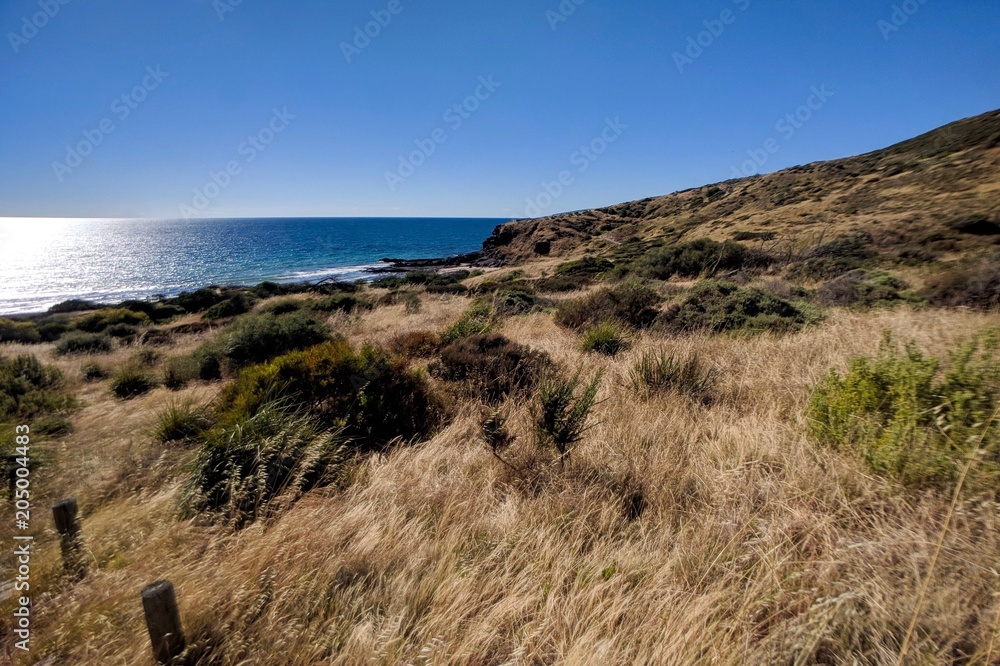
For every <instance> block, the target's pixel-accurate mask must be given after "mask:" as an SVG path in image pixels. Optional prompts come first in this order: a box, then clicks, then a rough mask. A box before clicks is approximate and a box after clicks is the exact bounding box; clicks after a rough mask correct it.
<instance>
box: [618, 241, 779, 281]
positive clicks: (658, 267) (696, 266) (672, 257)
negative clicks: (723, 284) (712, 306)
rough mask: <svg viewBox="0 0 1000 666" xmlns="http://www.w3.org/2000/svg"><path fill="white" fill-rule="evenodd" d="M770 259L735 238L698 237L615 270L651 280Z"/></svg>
mask: <svg viewBox="0 0 1000 666" xmlns="http://www.w3.org/2000/svg"><path fill="white" fill-rule="evenodd" d="M771 261H772V259H771V257H769V256H768V255H766V254H764V253H763V252H761V251H758V250H751V249H749V248H747V247H745V246H744V245H741V244H739V243H737V242H735V241H726V242H724V243H719V242H716V241H713V240H712V239H710V238H699V239H698V240H695V241H692V242H690V243H683V244H681V245H672V246H669V247H664V248H659V249H656V250H652V251H651V252H648V253H646V254H645V255H643V256H641V257H639V258H638V259H637V260H635V261H633V262H632V263H631V264H629V265H628V266H625V267H623V268H622V269H621V270H620V271H619V273H622V274H624V273H628V272H632V273H637V274H638V275H640V276H642V277H644V278H647V279H654V280H666V279H669V278H671V277H673V276H675V275H679V276H682V277H698V276H709V275H714V274H716V273H718V272H719V271H734V270H739V269H742V268H750V267H760V266H766V265H767V264H769V263H771Z"/></svg>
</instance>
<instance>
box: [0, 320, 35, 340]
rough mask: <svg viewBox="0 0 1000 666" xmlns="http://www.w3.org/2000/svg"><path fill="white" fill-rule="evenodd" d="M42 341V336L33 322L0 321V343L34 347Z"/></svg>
mask: <svg viewBox="0 0 1000 666" xmlns="http://www.w3.org/2000/svg"><path fill="white" fill-rule="evenodd" d="M41 341H42V335H41V333H39V331H38V327H37V326H35V324H34V323H33V322H30V321H17V320H14V319H0V343H3V342H23V343H25V344H29V345H33V344H37V343H39V342H41Z"/></svg>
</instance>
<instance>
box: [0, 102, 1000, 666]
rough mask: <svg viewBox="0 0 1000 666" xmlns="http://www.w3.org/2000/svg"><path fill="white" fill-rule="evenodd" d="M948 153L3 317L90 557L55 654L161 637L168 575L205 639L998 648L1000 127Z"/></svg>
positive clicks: (5, 379) (242, 645) (195, 647)
mask: <svg viewBox="0 0 1000 666" xmlns="http://www.w3.org/2000/svg"><path fill="white" fill-rule="evenodd" d="M998 117H1000V116H998ZM981 122H982V123H984V124H985V125H986V126H987V128H992V127H993V125H992V124H991V123H994V122H1000V121H995V120H994V119H993V118H992V117H990V118H987V119H986V120H984V121H981ZM960 129H961V128H960ZM993 131H994V130H992V129H990V131H988V132H985V136H986V137H987V138H989V137H992V136H993ZM997 131H1000V126H997ZM980 134H982V133H981V132H977V133H976V135H977V136H978V135H980ZM960 135H961V132H960ZM921 145H923V144H908V145H904V146H902V147H894V148H891V149H888V151H883V152H882V153H880V154H875V155H869V156H862V157H861V158H852V160H847V161H839V162H838V163H824V164H820V165H809V166H807V167H799V168H796V169H793V170H789V171H786V172H780V173H778V174H771V175H769V176H764V177H758V178H751V179H744V180H740V181H735V182H732V181H731V182H728V183H720V184H718V185H716V186H710V187H706V188H699V189H697V190H693V191H689V192H682V193H677V194H675V195H671V197H661V198H657V199H649V200H643V201H640V202H632V203H629V204H621V205H619V206H614V207H611V208H608V209H602V210H601V211H587V212H582V213H574V214H570V215H568V216H561V217H560V216H556V217H555V218H551V219H549V218H547V219H546V220H542V221H537V220H536V221H531V222H530V223H528V222H515V223H513V224H512V225H511V228H510V229H507V230H506V231H504V232H502V234H501V233H498V234H496V238H495V239H494V242H492V243H488V244H487V245H488V249H489V248H492V250H491V252H493V254H488V255H486V256H485V257H484V260H483V262H482V264H483V265H481V266H478V267H475V268H473V267H445V268H442V269H441V270H439V271H436V272H427V271H425V270H420V271H414V272H409V273H403V274H398V275H393V276H391V277H389V278H386V279H382V280H376V281H372V282H368V283H358V284H350V285H277V284H273V283H265V284H262V285H258V286H257V287H247V288H224V289H223V288H215V287H212V288H206V289H202V290H198V291H195V292H191V293H187V294H182V295H180V296H177V297H176V298H169V299H163V300H162V301H159V302H156V303H135V302H128V303H121V304H113V305H106V306H103V305H96V304H92V303H79V302H68V303H66V304H63V305H60V306H58V307H56V308H53V310H52V311H51V312H49V313H46V314H43V315H38V316H33V317H18V318H11V319H6V320H2V321H0V339H2V345H0V354H2V359H0V423H3V424H4V426H3V427H4V428H7V432H9V430H10V426H11V425H13V424H15V423H22V422H27V423H30V424H31V425H32V428H33V432H34V433H36V434H37V437H38V439H37V440H36V443H35V444H33V447H35V448H33V452H37V454H38V455H37V458H36V459H35V464H36V465H37V466H38V470H37V473H38V474H39V475H44V478H45V483H44V484H43V483H39V484H38V486H37V492H38V495H37V496H36V497H34V498H33V502H34V504H35V506H46V505H48V504H51V503H53V502H55V501H58V500H59V499H61V498H63V497H67V496H72V497H76V498H77V499H78V501H79V503H80V507H81V518H82V527H83V539H84V543H85V549H84V551H85V554H86V555H85V556H86V559H87V563H88V573H87V575H86V576H85V577H84V578H83V579H82V580H79V581H70V580H68V579H67V578H66V577H65V576H64V575H63V572H62V567H61V564H60V562H59V546H58V537H57V536H56V534H55V533H54V531H53V530H52V529H51V523H50V522H49V518H48V516H47V515H44V512H43V513H41V514H39V515H38V516H37V518H35V520H36V521H37V523H36V526H37V530H36V536H35V539H36V541H35V548H36V553H37V556H36V557H37V559H35V560H33V562H34V563H35V566H36V568H35V569H34V572H33V576H34V578H33V580H32V586H33V587H32V589H33V590H34V591H35V593H36V594H37V595H38V596H37V597H36V599H37V600H38V602H37V603H36V605H35V606H34V607H33V613H34V615H33V617H32V622H33V627H34V629H35V632H36V633H35V634H34V635H35V636H36V637H37V643H33V652H32V659H34V660H35V663H128V664H132V663H135V664H142V663H148V661H147V660H148V659H149V657H148V645H147V644H146V643H145V642H144V641H142V640H138V638H137V637H139V636H142V635H143V619H142V610H141V605H140V604H139V603H137V601H138V600H137V591H138V590H140V589H141V588H142V587H143V586H144V585H146V584H147V583H149V582H151V581H153V580H157V579H161V578H168V579H170V580H172V581H173V582H174V584H175V586H176V588H177V592H178V601H179V603H180V610H181V614H182V617H183V623H184V627H185V631H186V633H187V638H188V650H187V653H186V655H185V657H184V659H187V662H186V663H204V664H220V665H230V664H231V665H235V664H246V663H289V664H303V665H305V664H315V663H328V662H329V663H376V664H401V663H403V664H405V663H414V664H437V663H474V664H479V663H484V664H526V663H532V664H550V663H551V664H555V663H559V664H564V663H565V664H569V663H602V664H603V663H643V664H645V663H680V664H688V663H720V664H761V665H763V664H772V663H789V664H805V663H825V664H846V663H858V664H893V663H896V662H897V661H898V660H899V659H900V658H901V653H902V652H903V650H904V649H905V650H907V654H906V655H902V656H903V663H928V664H989V663H995V662H996V660H997V658H998V654H1000V648H998V647H997V640H996V639H997V636H998V626H1000V598H998V596H997V591H998V590H1000V576H998V574H997V571H996V562H997V560H998V559H1000V525H998V523H997V520H996V502H997V500H998V498H1000V453H998V452H1000V421H998V419H1000V414H998V411H997V410H998V407H1000V334H998V333H997V331H998V329H1000V313H998V310H997V308H998V306H1000V279H998V278H997V276H998V273H997V270H996V262H995V260H994V259H995V256H996V254H995V253H996V247H995V245H996V242H997V236H995V235H991V233H989V232H990V229H991V227H990V226H989V224H992V220H994V219H995V217H990V214H989V213H984V214H986V218H985V222H986V223H987V224H984V223H983V222H984V219H983V218H982V217H981V216H979V215H978V213H977V211H976V210H973V209H978V208H983V209H987V211H990V210H996V203H997V202H998V201H1000V199H998V197H1000V185H998V183H1000V180H997V179H996V178H995V174H996V172H997V169H996V168H995V167H997V166H1000V154H998V153H997V147H993V148H985V147H982V146H974V145H966V144H961V142H959V143H958V144H955V145H959V146H960V147H961V150H960V151H959V154H952V153H943V154H938V153H935V155H936V156H935V157H933V159H932V158H931V157H930V156H928V155H927V154H926V153H925V152H923V148H921V147H920V146H921ZM962 146H964V147H962ZM914 151H915V152H914ZM989 151H992V152H989ZM970 155H971V156H972V157H974V158H975V159H977V160H979V163H980V164H981V165H989V166H991V169H992V170H990V169H987V168H986V167H985V166H980V167H979V169H981V170H984V171H986V172H988V173H989V174H992V176H990V178H986V177H985V176H983V175H982V174H980V171H979V170H971V171H970V169H971V167H968V165H967V160H969V159H971V157H970ZM943 164H951V165H952V166H951V167H947V168H945V167H944V166H942V165H943ZM953 170H957V171H959V172H960V173H964V174H965V178H967V179H969V180H970V182H976V183H978V187H977V188H976V189H975V190H974V192H975V196H973V194H972V193H971V192H972V190H969V192H970V193H969V196H968V198H967V199H965V200H964V201H963V202H962V204H961V207H962V208H963V209H969V210H964V211H963V212H961V213H960V214H959V213H958V212H956V211H953V210H952V211H950V212H948V210H945V208H942V207H946V205H945V204H944V203H941V201H939V200H938V199H934V200H933V202H931V203H928V201H927V200H926V199H928V197H924V198H921V197H918V196H915V195H916V194H917V192H918V189H919V188H925V189H928V191H932V190H933V188H932V187H931V185H930V184H928V183H926V182H924V180H923V179H924V178H928V177H929V176H928V174H936V176H935V178H940V179H941V180H942V181H943V182H944V185H942V187H945V188H946V189H947V188H951V187H953V186H954V185H955V184H956V183H955V178H957V177H959V176H957V175H952V173H953ZM977 174H980V175H979V176H977ZM907 178H909V180H907ZM987 181H988V182H987ZM937 182H938V181H937V180H936V179H935V180H933V183H937ZM713 188H714V189H713ZM872 188H885V189H884V190H883V189H872ZM834 191H835V192H836V195H834V194H832V192H834ZM933 191H936V190H933ZM873 192H879V193H881V194H880V196H879V197H875V195H874V194H873ZM883 197H884V198H886V199H889V198H891V199H892V201H894V202H895V204H893V206H892V207H888V206H886V207H883V204H882V201H883ZM761 201H763V202H765V203H766V205H765V204H761V203H760V202H761ZM948 205H952V204H948ZM954 205H956V206H957V204H954ZM906 207H909V212H908V213H907V214H908V215H912V217H913V220H914V222H913V224H912V225H910V226H903V225H900V224H896V225H895V226H896V227H897V228H896V230H895V232H898V234H899V235H898V237H892V236H891V234H890V232H891V227H892V226H893V224H892V223H894V222H898V219H897V218H895V217H894V215H896V212H898V211H897V210H896V208H906ZM933 207H937V209H936V212H937V213H938V214H939V216H938V217H934V218H925V217H923V211H924V209H926V208H933ZM789 208H794V210H788V209H789ZM918 208H919V209H920V210H917V209H918ZM845 211H847V212H845ZM865 211H879V212H880V214H884V215H885V217H886V220H888V222H887V223H885V224H883V223H882V222H878V221H873V222H872V224H871V225H870V229H864V228H861V227H864V226H866V225H867V221H868V220H867V218H866V217H865V215H867V213H866V212H865ZM945 213H948V214H945ZM742 216H746V219H741V217H742ZM854 218H858V219H862V218H863V219H862V222H864V223H862V222H858V223H857V224H855V223H853V222H848V221H845V220H849V219H854ZM817 220H820V221H822V222H820V221H817ZM933 220H937V222H936V223H935V224H936V225H937V226H932V221H933ZM960 222H961V223H960ZM814 225H825V226H824V227H823V228H824V232H823V233H813V232H814V231H815V226H814ZM970 230H971V231H970ZM895 232H893V233H895ZM972 232H975V233H972ZM500 240H504V241H505V244H501V243H500V242H499V241H500ZM543 243H548V245H547V246H544V247H546V252H545V253H544V254H537V253H536V252H535V249H536V247H541V246H542V245H540V244H543ZM234 304H235V307H234ZM213 309H214V311H213ZM210 313H211V314H210ZM124 327H128V328H124ZM5 436H6V435H5ZM57 438H58V439H57ZM7 439H9V438H7ZM34 473H35V471H33V474H34ZM39 478H41V476H39ZM4 530H7V531H6V532H5V531H4ZM9 531H10V526H9V525H7V526H3V525H0V538H7V537H8V536H9ZM0 557H6V558H8V559H7V560H4V562H5V563H8V562H10V559H9V558H10V555H9V554H7V555H2V556H0ZM9 603H10V602H9V601H7V600H0V609H6V607H7V606H5V605H4V604H9ZM4 612H6V611H4Z"/></svg>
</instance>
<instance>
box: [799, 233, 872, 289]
mask: <svg viewBox="0 0 1000 666" xmlns="http://www.w3.org/2000/svg"><path fill="white" fill-rule="evenodd" d="M873 244H874V239H873V238H872V236H871V235H870V234H855V235H853V236H843V237H841V238H837V239H835V240H833V241H831V242H829V243H825V244H823V245H820V246H818V247H815V248H813V249H812V250H810V251H809V252H808V253H807V254H806V256H805V258H803V259H802V260H800V261H798V262H796V263H794V264H793V265H792V266H791V267H790V268H789V270H788V275H789V277H791V278H794V279H800V280H823V279H829V278H835V277H837V276H838V275H843V274H844V273H849V272H851V271H853V270H856V269H858V268H862V267H863V266H864V265H865V264H866V263H867V262H869V261H870V260H872V259H873V258H874V257H876V252H875V251H874V250H873V249H872V245H873Z"/></svg>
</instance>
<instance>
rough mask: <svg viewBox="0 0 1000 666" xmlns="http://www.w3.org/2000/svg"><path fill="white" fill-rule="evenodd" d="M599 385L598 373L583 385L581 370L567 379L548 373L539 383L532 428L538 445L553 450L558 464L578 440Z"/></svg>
mask: <svg viewBox="0 0 1000 666" xmlns="http://www.w3.org/2000/svg"><path fill="white" fill-rule="evenodd" d="M600 386H601V373H600V372H598V373H597V374H596V375H594V378H593V379H591V380H590V382H589V383H587V384H584V383H583V379H582V371H578V372H577V373H576V375H574V376H573V377H570V378H567V377H563V376H562V375H559V374H550V375H548V376H547V377H546V378H545V379H544V380H543V381H542V384H541V386H540V387H539V391H538V408H537V412H536V418H535V427H536V430H537V433H538V438H539V443H540V444H542V445H543V446H553V447H555V449H556V450H557V451H558V452H559V459H560V463H561V462H562V461H564V460H565V459H566V456H568V455H569V453H570V451H571V449H572V447H573V445H575V444H576V443H577V442H579V441H580V439H582V437H583V433H584V432H585V431H586V429H587V420H588V419H589V418H590V412H591V410H592V409H593V408H594V405H595V404H596V402H597V391H598V390H599V389H600Z"/></svg>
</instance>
